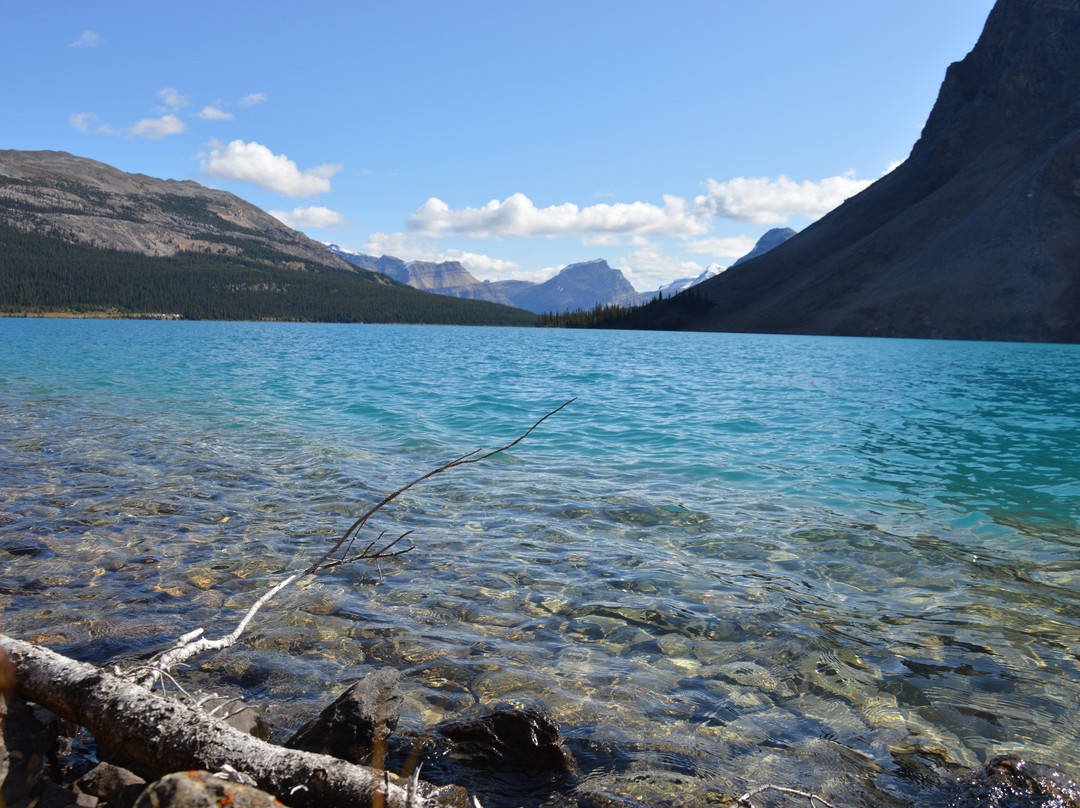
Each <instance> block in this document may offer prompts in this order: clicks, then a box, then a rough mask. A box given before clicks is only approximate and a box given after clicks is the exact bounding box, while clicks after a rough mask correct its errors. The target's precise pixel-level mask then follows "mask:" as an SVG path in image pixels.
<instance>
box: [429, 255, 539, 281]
mask: <svg viewBox="0 0 1080 808" xmlns="http://www.w3.org/2000/svg"><path fill="white" fill-rule="evenodd" d="M432 260H435V261H460V262H461V263H462V265H463V266H464V267H465V268H466V269H467V270H469V272H471V273H472V274H473V275H475V276H476V277H478V278H480V279H481V280H493V279H495V278H498V277H502V276H504V275H506V274H507V273H512V272H514V271H516V270H518V269H520V268H521V265H520V264H518V263H517V262H516V261H506V260H504V259H502V258H494V257H492V256H490V255H481V254H479V253H473V252H463V251H462V250H443V251H442V252H440V253H438V255H437V256H436V257H435V258H434V259H432Z"/></svg>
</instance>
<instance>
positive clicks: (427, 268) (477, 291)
mask: <svg viewBox="0 0 1080 808" xmlns="http://www.w3.org/2000/svg"><path fill="white" fill-rule="evenodd" d="M325 246H326V247H327V248H328V249H329V250H330V251H332V252H334V253H335V254H336V255H338V256H340V257H342V258H344V259H345V260H347V261H349V262H350V263H351V264H353V265H354V266H357V267H361V268H363V269H370V270H372V271H375V272H381V273H383V274H385V275H388V276H389V277H391V278H393V279H394V280H397V281H400V282H401V283H405V284H408V285H409V286H412V287H413V288H415V289H425V290H428V291H432V292H438V293H439V294H444V295H450V296H453V297H461V298H470V299H473V300H486V301H490V302H494V303H503V304H506V305H510V306H515V307H517V308H520V309H525V310H526V311H531V312H534V313H536V314H540V313H543V312H564V311H577V310H578V309H591V308H593V306H595V305H596V304H597V303H599V304H601V305H608V304H611V303H617V304H619V305H623V306H637V305H640V304H642V303H646V302H648V301H649V300H651V299H652V297H653V296H652V295H642V294H640V293H638V292H637V290H635V289H634V287H633V286H631V285H630V282H629V281H628V280H627V279H626V276H625V275H623V274H622V270H619V269H613V268H612V267H610V266H608V263H607V261H605V260H603V259H602V258H597V259H595V260H593V261H584V262H582V263H578V264H570V265H569V266H566V267H563V269H562V270H561V271H560V272H559V274H557V275H556V276H555V277H553V278H549V279H548V280H546V281H544V282H543V283H533V282H532V281H481V280H478V279H477V278H475V277H474V276H473V275H471V274H469V272H468V270H466V269H465V267H464V266H462V265H461V263H459V262H458V261H444V262H442V263H433V262H429V261H411V262H408V263H406V262H405V261H402V260H401V259H400V258H395V257H393V256H391V255H384V256H382V257H380V258H375V257H373V256H370V255H363V254H362V253H358V252H354V251H353V250H348V249H346V248H344V247H341V246H340V245H338V244H327V245H325Z"/></svg>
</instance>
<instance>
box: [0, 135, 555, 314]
mask: <svg viewBox="0 0 1080 808" xmlns="http://www.w3.org/2000/svg"><path fill="white" fill-rule="evenodd" d="M45 311H67V312H73V313H89V312H104V313H111V314H114V315H121V316H122V315H138V314H148V313H157V314H176V315H179V316H183V317H188V318H200V319H288V320H322V321H340V322H354V321H365V322H430V323H485V324H513V325H527V324H531V323H532V322H534V321H535V318H534V317H533V316H532V315H531V314H529V313H528V312H525V311H522V310H519V309H511V308H509V307H507V306H503V305H495V304H493V303H487V302H481V301H470V300H450V299H448V298H446V297H445V296H442V295H433V294H429V293H426V292H422V291H418V290H417V289H414V288H410V287H409V286H406V285H403V284H400V283H396V282H394V281H393V280H391V279H390V278H388V277H386V276H385V275H384V274H379V273H376V272H367V271H363V270H360V269H357V267H355V266H354V265H353V264H351V263H349V262H347V261H345V260H343V259H342V258H341V257H340V256H338V255H335V254H334V253H332V252H330V251H329V250H327V249H326V247H325V246H323V245H322V244H320V243H318V242H316V241H313V240H311V239H309V238H308V237H307V236H305V235H303V234H302V233H299V232H297V231H295V230H292V229H290V228H288V227H286V226H285V225H283V224H282V223H281V222H280V221H278V220H277V219H275V218H274V217H273V216H271V215H270V214H268V213H266V212H265V211H262V210H260V209H259V208H257V207H255V206H254V205H251V204H250V203H248V202H245V201H244V200H242V199H240V198H239V197H236V196H234V195H232V194H229V193H226V192H224V191H218V190H214V189H211V188H206V187H204V186H202V185H199V184H198V183H196V182H191V181H184V182H179V181H176V180H160V179H155V178H153V177H147V176H145V175H142V174H127V173H125V172H123V171H120V170H119V169H116V168H114V167H112V166H109V165H106V164H105V163H100V162H97V161H95V160H89V159H87V158H84V157H76V156H74V155H71V154H67V153H64V152H48V151H38V152H27V151H14V150H0V312H8V313H20V312H22V313H34V312H45Z"/></svg>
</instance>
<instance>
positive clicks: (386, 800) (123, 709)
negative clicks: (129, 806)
mask: <svg viewBox="0 0 1080 808" xmlns="http://www.w3.org/2000/svg"><path fill="white" fill-rule="evenodd" d="M0 655H3V656H6V657H7V659H8V660H9V661H10V663H11V664H12V665H13V667H14V669H15V678H16V683H17V684H16V689H17V690H18V692H19V695H21V696H22V697H23V698H24V699H27V700H28V701H33V702H36V703H38V704H40V705H42V706H44V707H46V708H48V709H49V710H52V711H53V712H54V713H56V714H57V715H58V716H60V717H61V718H65V719H67V720H69V721H72V722H74V723H76V724H78V725H80V726H83V727H86V728H87V729H88V730H89V731H90V732H91V734H92V735H93V736H94V738H95V739H96V740H97V741H98V742H99V743H101V744H105V745H107V746H110V747H112V748H113V749H116V750H118V751H120V752H123V753H124V754H126V755H130V756H131V757H133V758H135V759H137V760H141V761H142V762H144V763H146V764H147V765H149V766H150V767H151V768H154V769H156V770H157V771H159V772H162V773H164V772H173V771H187V770H190V769H207V770H209V771H218V770H222V769H224V770H226V771H228V770H229V767H231V768H232V769H233V770H235V771H236V772H238V773H239V774H240V775H246V776H247V777H250V778H251V779H252V780H254V782H255V784H256V785H257V786H258V787H259V788H261V789H262V790H263V791H266V792H268V793H270V794H273V795H274V796H275V797H277V798H278V799H279V800H281V801H282V802H284V803H286V804H287V805H290V806H293V808H308V806H311V808H315V807H316V806H329V805H333V806H337V808H371V806H373V805H382V806H385V808H416V807H417V806H421V805H423V806H433V807H434V806H452V805H453V806H461V805H463V804H464V802H465V800H466V799H467V798H466V795H465V792H464V791H463V790H462V789H460V788H457V787H456V786H444V787H442V788H437V787H435V786H433V785H431V784H429V783H425V782H422V781H415V782H414V781H410V780H408V779H402V778H398V777H396V776H395V775H393V774H390V773H389V772H386V771H381V770H376V769H371V768H368V767H366V766H356V765H353V764H351V763H346V762H345V761H343V760H339V759H337V758H334V757H331V756H329V755H317V754H312V753H310V752H300V751H297V750H294V749H286V748H284V747H280V746H274V745H273V744H269V743H266V742H265V741H260V740H258V739H257V738H253V737H252V736H250V735H247V734H245V733H243V732H240V731H239V730H235V729H233V728H232V727H230V726H227V725H226V724H224V723H222V722H221V721H219V720H217V719H215V718H213V717H211V716H209V715H207V714H206V713H204V712H203V711H202V710H200V709H198V708H197V707H191V706H188V705H186V704H182V703H180V702H178V701H175V700H173V699H170V698H165V697H162V696H159V695H157V694H155V693H152V692H151V691H149V690H147V689H146V688H144V687H142V686H140V685H138V684H134V683H132V682H129V681H126V680H124V679H121V678H120V677H117V676H114V675H112V674H110V673H109V672H107V671H105V670H102V669H101V668H98V667H95V666H94V665H88V664H86V663H83V662H76V661H75V660H72V659H68V658H67V657H65V656H62V655H60V654H57V653H55V652H54V651H50V650H49V649H47V648H41V647H39V646H36V645H31V644H30V643H26V642H22V641H21V640H15V639H12V638H10V637H6V636H4V635H0Z"/></svg>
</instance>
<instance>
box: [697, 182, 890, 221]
mask: <svg viewBox="0 0 1080 808" xmlns="http://www.w3.org/2000/svg"><path fill="white" fill-rule="evenodd" d="M872 182H873V180H857V179H855V176H854V172H851V171H849V172H846V173H845V174H843V175H841V176H839V177H826V178H825V179H823V180H819V181H818V182H811V181H809V180H807V181H805V182H795V181H794V180H792V179H790V178H789V177H786V176H784V175H781V176H779V177H778V178H776V179H771V178H769V177H735V178H734V179H730V180H728V181H727V182H716V180H712V179H710V180H706V181H705V193H704V194H703V195H701V196H697V197H695V198H694V210H695V212H696V213H700V214H705V215H708V216H718V217H723V218H727V219H737V220H738V221H741V222H748V223H750V224H783V223H786V222H787V220H788V217H789V216H791V215H792V214H801V215H803V216H807V217H809V218H811V219H818V218H820V217H822V216H824V215H825V214H826V213H828V212H829V211H830V210H832V209H833V208H835V207H836V206H837V205H839V204H840V203H841V202H843V201H844V200H845V199H847V198H849V197H852V196H854V195H855V194H857V193H859V192H860V191H862V190H863V189H865V188H866V187H868V186H869V185H870V184H871V183H872Z"/></svg>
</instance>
